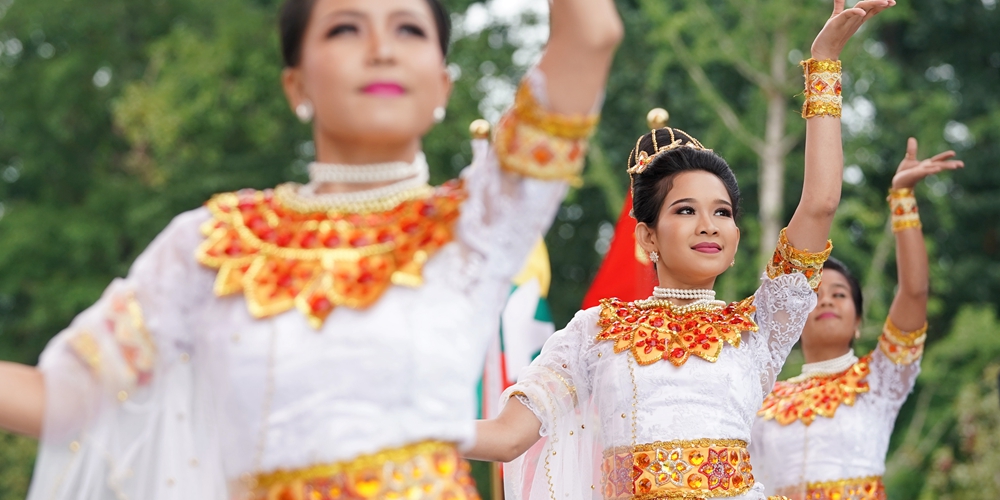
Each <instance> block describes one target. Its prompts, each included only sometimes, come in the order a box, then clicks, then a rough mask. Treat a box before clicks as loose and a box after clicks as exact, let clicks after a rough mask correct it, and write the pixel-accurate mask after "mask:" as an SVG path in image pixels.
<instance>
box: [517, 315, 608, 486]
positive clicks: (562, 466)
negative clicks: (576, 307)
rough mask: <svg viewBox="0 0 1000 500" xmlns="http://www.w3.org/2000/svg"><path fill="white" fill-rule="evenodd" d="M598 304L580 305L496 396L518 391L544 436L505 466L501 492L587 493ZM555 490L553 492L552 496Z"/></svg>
mask: <svg viewBox="0 0 1000 500" xmlns="http://www.w3.org/2000/svg"><path fill="white" fill-rule="evenodd" d="M599 312H600V308H592V309H588V310H586V311H581V312H579V313H577V314H576V317H574V318H573V320H572V321H570V323H569V324H568V325H566V328H565V329H563V330H561V331H559V332H556V333H555V334H554V335H553V336H552V337H550V338H549V340H548V341H547V342H546V343H545V347H544V348H543V349H542V353H541V354H540V355H539V356H538V358H536V359H535V361H534V362H532V364H531V366H530V367H528V368H527V369H526V370H525V371H524V373H523V374H522V375H521V376H520V377H519V379H518V382H517V384H514V385H513V386H512V387H510V388H509V389H507V391H505V392H504V394H503V396H501V400H502V401H501V404H506V403H507V402H508V401H509V400H510V398H511V397H517V398H518V399H519V400H520V401H521V402H522V403H524V404H525V406H526V407H528V409H530V410H531V411H532V412H533V413H534V414H535V416H536V417H538V420H539V422H541V424H542V426H541V429H540V430H539V434H541V435H542V436H543V437H542V439H540V440H539V441H538V442H537V443H535V445H534V446H532V447H531V449H529V450H528V451H527V452H526V453H525V454H524V455H522V456H520V457H518V458H517V459H516V460H514V461H512V462H510V463H509V464H506V465H505V466H504V483H505V490H506V494H507V495H506V498H508V499H509V500H529V499H536V498H549V497H550V496H552V498H580V499H582V498H589V497H590V496H591V495H592V494H593V493H594V492H593V490H591V488H590V485H592V484H595V483H594V478H593V474H594V472H595V471H594V470H593V459H594V457H596V456H599V455H598V453H599V451H598V450H597V448H596V447H595V442H596V437H595V434H594V432H593V431H594V430H596V428H597V427H598V425H599V423H598V419H597V416H596V415H597V414H596V412H595V411H594V408H592V399H591V384H592V381H593V370H594V366H593V363H595V362H596V360H597V359H598V357H597V355H596V354H595V352H594V347H595V346H594V339H595V337H596V335H597V319H598V315H599ZM553 495H554V496H553Z"/></svg>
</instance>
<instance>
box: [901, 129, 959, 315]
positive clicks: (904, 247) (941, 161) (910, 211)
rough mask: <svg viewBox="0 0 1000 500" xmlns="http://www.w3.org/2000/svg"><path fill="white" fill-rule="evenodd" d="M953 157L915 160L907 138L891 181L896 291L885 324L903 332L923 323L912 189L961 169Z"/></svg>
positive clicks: (922, 261) (923, 256)
mask: <svg viewBox="0 0 1000 500" xmlns="http://www.w3.org/2000/svg"><path fill="white" fill-rule="evenodd" d="M954 156H955V152H954V151H945V152H944V153H938V154H936V155H934V156H932V157H931V158H928V159H926V160H918V159H917V140H916V139H914V138H912V137H911V138H910V139H909V141H908V142H907V144H906V156H905V157H904V158H903V161H901V162H900V163H899V168H898V169H897V170H896V175H895V176H894V177H893V178H892V191H890V194H889V201H890V204H891V205H890V206H891V207H892V209H893V214H892V217H893V219H895V220H894V223H893V232H894V233H895V235H896V272H897V273H898V276H899V289H898V291H897V292H896V296H895V297H893V299H892V306H891V307H889V320H890V321H892V324H893V325H895V326H896V327H897V328H899V329H900V330H902V331H904V332H913V331H917V330H920V329H921V328H923V327H924V325H925V323H926V322H927V292H928V285H927V247H926V246H925V245H924V234H923V231H922V230H921V226H920V219H919V218H917V212H916V201H915V199H914V198H913V188H914V187H916V185H917V183H919V182H920V181H921V180H923V179H924V178H925V177H927V176H928V175H933V174H936V173H938V172H941V171H943V170H955V169H957V168H961V167H963V166H965V164H964V163H963V162H961V161H958V160H952V158H954ZM909 207H912V208H909Z"/></svg>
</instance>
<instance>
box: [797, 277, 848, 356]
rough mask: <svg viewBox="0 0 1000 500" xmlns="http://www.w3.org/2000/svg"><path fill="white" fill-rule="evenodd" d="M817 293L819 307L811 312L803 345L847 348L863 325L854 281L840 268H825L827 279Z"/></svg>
mask: <svg viewBox="0 0 1000 500" xmlns="http://www.w3.org/2000/svg"><path fill="white" fill-rule="evenodd" d="M816 293H817V295H818V301H817V303H816V309H813V312H812V313H810V314H809V319H808V320H807V321H806V326H805V329H804V330H803V331H802V346H803V348H804V349H806V350H823V351H841V350H842V351H844V352H846V351H847V350H848V349H849V348H850V345H851V340H852V339H853V338H854V337H855V333H856V332H857V331H858V328H859V327H860V326H861V319H860V317H859V315H858V313H857V311H856V310H855V306H854V300H853V299H852V298H851V285H850V284H849V283H848V281H847V278H846V277H845V276H844V275H843V274H842V273H840V272H839V271H835V270H833V269H824V270H823V282H822V284H820V286H819V289H818V290H817V291H816Z"/></svg>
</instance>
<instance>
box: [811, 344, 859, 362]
mask: <svg viewBox="0 0 1000 500" xmlns="http://www.w3.org/2000/svg"><path fill="white" fill-rule="evenodd" d="M849 352H851V346H849V345H848V346H843V345H837V346H833V345H828V346H815V345H809V344H807V343H805V342H803V343H802V355H803V357H805V361H806V363H819V362H822V361H827V360H830V359H835V358H839V357H841V356H843V355H845V354H847V353H849Z"/></svg>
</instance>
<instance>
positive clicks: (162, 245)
mask: <svg viewBox="0 0 1000 500" xmlns="http://www.w3.org/2000/svg"><path fill="white" fill-rule="evenodd" d="M211 219H212V216H211V213H209V211H208V210H207V209H206V208H205V207H200V208H196V209H194V210H189V211H187V212H184V213H182V214H180V215H178V216H176V217H174V218H173V219H172V220H171V221H170V223H169V224H167V227H166V228H164V229H163V231H161V232H160V234H158V235H157V236H156V238H154V239H153V241H152V242H151V243H150V244H149V246H148V247H146V250H145V251H143V252H142V254H141V255H140V256H139V258H138V259H136V262H135V267H143V266H144V265H147V264H153V262H149V261H162V260H164V259H167V260H180V261H185V260H191V261H192V262H193V260H194V254H195V250H196V249H197V248H198V245H200V244H201V242H202V241H203V240H204V239H205V237H204V233H203V232H202V227H203V226H204V225H205V224H206V223H207V222H208V221H210V220H211Z"/></svg>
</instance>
